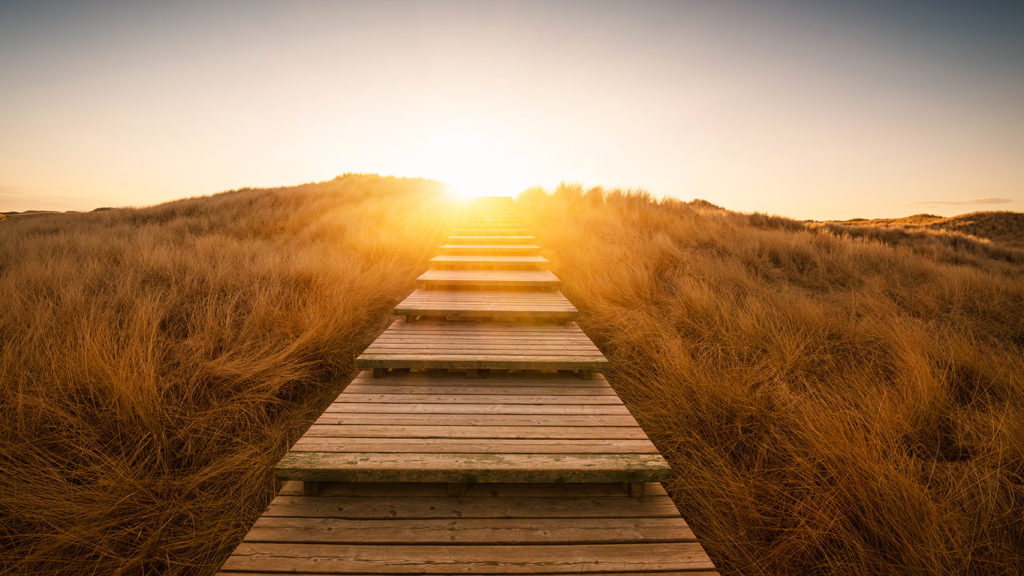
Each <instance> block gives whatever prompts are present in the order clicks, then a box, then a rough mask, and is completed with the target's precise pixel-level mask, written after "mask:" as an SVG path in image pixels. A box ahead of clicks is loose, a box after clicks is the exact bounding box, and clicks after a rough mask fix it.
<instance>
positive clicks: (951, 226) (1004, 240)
mask: <svg viewBox="0 0 1024 576" xmlns="http://www.w3.org/2000/svg"><path fill="white" fill-rule="evenodd" d="M837 224H845V225H848V226H875V227H882V228H905V229H910V230H915V229H925V230H933V231H938V232H952V233H959V234H964V235H966V236H973V237H975V238H980V239H984V240H990V241H992V242H996V243H1000V244H1005V245H1007V246H1012V247H1014V248H1024V214H1022V213H1020V212H1007V211H994V212H971V213H970V214H961V215H959V216H951V217H946V216H936V215H934V214H916V215H914V216H907V217H905V218H880V219H875V220H865V219H863V218H857V219H854V220H846V221H839V222H837Z"/></svg>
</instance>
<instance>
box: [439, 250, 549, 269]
mask: <svg viewBox="0 0 1024 576" xmlns="http://www.w3.org/2000/svg"><path fill="white" fill-rule="evenodd" d="M547 263H548V259H547V258H544V257H543V256H485V255H482V254H468V255H456V254H443V255H441V256H435V257H433V258H431V259H430V264H431V265H432V266H433V267H434V268H502V269H507V270H540V269H541V268H543V267H544V265H545V264H547Z"/></svg>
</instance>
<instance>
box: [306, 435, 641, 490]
mask: <svg viewBox="0 0 1024 576" xmlns="http://www.w3.org/2000/svg"><path fill="white" fill-rule="evenodd" d="M307 437H323V438H332V437H333V438H346V437H348V438H476V439H480V440H486V439H488V438H519V439H544V438H563V439H571V438H582V439H588V438H590V439H596V438H617V439H622V440H630V439H632V440H640V439H645V438H647V435H646V434H644V431H643V430H642V429H641V428H639V427H632V426H486V427H484V426H415V425H388V424H379V425H373V424H351V425H350V424H344V423H342V424H313V425H312V426H310V427H309V429H308V430H306V433H305V434H304V435H303V438H307ZM495 482H501V480H495Z"/></svg>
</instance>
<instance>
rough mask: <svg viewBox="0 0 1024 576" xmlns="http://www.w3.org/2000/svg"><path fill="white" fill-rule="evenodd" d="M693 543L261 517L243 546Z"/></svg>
mask: <svg viewBox="0 0 1024 576" xmlns="http://www.w3.org/2000/svg"><path fill="white" fill-rule="evenodd" d="M637 540H642V541H648V542H694V541H696V540H695V538H694V536H693V531H692V530H690V527H689V526H687V525H686V522H684V521H683V519H682V518H680V517H675V518H547V519H544V521H543V522H538V521H537V519H536V518H510V519H506V520H503V521H502V522H495V521H494V520H493V519H481V518H467V519H462V518H458V519H455V520H449V519H400V520H399V519H392V520H346V519H332V518H279V517H273V516H264V517H262V518H260V519H259V520H257V521H256V524H254V525H253V527H252V529H251V530H250V531H249V533H248V534H246V536H245V541H246V542H295V543H312V542H320V543H323V544H369V543H378V544H457V543H464V544H494V543H499V542H500V543H503V544H531V543H546V544H573V543H577V544H579V543H584V542H586V543H598V542H606V543H623V542H629V541H637Z"/></svg>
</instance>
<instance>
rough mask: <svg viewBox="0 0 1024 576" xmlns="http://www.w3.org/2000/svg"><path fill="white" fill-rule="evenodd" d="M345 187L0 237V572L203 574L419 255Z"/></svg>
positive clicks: (424, 238)
mask: <svg viewBox="0 0 1024 576" xmlns="http://www.w3.org/2000/svg"><path fill="white" fill-rule="evenodd" d="M441 202H442V199H441V196H440V194H439V185H437V184H436V183H431V182H428V181H420V180H402V179H394V178H378V177H375V176H359V175H346V176H344V177H340V178H338V179H336V180H333V181H330V182H325V183H321V184H311V185H304V186H298V187H294V188H285V189H275V190H241V191H236V192H230V193H225V194H220V195H217V196H215V197H212V198H200V199H190V200H182V201H178V202H173V203H169V204H164V205H161V206H157V207H153V208H146V209H141V210H132V209H124V210H104V211H99V212H95V213H91V214H69V215H44V216H36V217H33V218H26V219H11V220H10V221H7V222H4V223H3V224H2V225H0V302H2V307H3V312H2V313H0V414H2V417H0V470H2V471H3V473H2V474H0V550H2V551H3V552H2V553H0V572H3V573H6V574H50V573H61V574H194V573H199V574H209V573H212V571H213V570H215V569H216V567H217V566H218V565H219V564H220V562H222V561H223V559H224V558H225V557H226V555H227V554H228V553H230V551H231V549H233V547H234V546H235V545H237V544H238V542H239V541H240V540H241V537H242V535H243V534H244V532H245V530H246V529H247V527H248V526H249V525H250V524H251V523H252V522H253V521H254V520H255V518H256V517H257V516H259V514H260V513H261V512H262V510H263V509H264V508H265V506H266V504H267V502H268V499H269V497H270V496H272V494H273V488H274V485H273V480H272V478H271V475H270V470H271V468H272V466H273V465H274V463H276V461H277V460H278V459H280V457H281V456H282V455H283V454H284V452H285V451H286V449H287V448H288V446H289V445H290V444H291V442H292V441H293V440H294V439H295V438H296V437H297V436H298V435H299V434H301V432H302V430H303V429H304V428H305V426H307V425H308V424H309V423H310V422H311V421H312V420H313V419H314V418H315V417H316V415H317V414H318V413H319V412H320V411H321V410H322V409H323V408H324V406H325V404H326V403H328V402H329V401H330V400H331V398H333V396H334V395H335V394H337V392H338V391H339V389H340V386H342V385H344V383H345V382H347V381H348V379H349V378H350V377H351V376H352V371H353V360H354V357H355V355H356V354H357V353H358V352H359V351H361V350H362V349H363V348H364V347H365V346H366V345H367V344H369V342H370V341H371V340H372V339H373V337H374V336H375V334H376V333H377V332H379V331H380V330H381V329H383V327H384V325H385V323H386V321H387V319H388V318H389V317H390V311H391V308H392V307H393V306H394V305H395V304H396V303H397V301H398V300H399V299H400V298H401V297H404V296H405V295H406V294H407V293H408V292H410V291H411V290H412V288H413V285H414V279H415V277H416V275H417V274H418V273H419V272H420V271H422V270H423V269H425V268H426V259H427V258H429V257H430V256H432V255H433V254H434V253H435V252H436V248H437V246H438V245H439V244H440V242H441V240H442V239H443V237H444V235H445V232H446V227H447V226H448V225H449V219H448V218H447V217H446V216H445V214H447V213H448V211H447V210H441V209H440V206H441V204H440V203H441Z"/></svg>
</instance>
